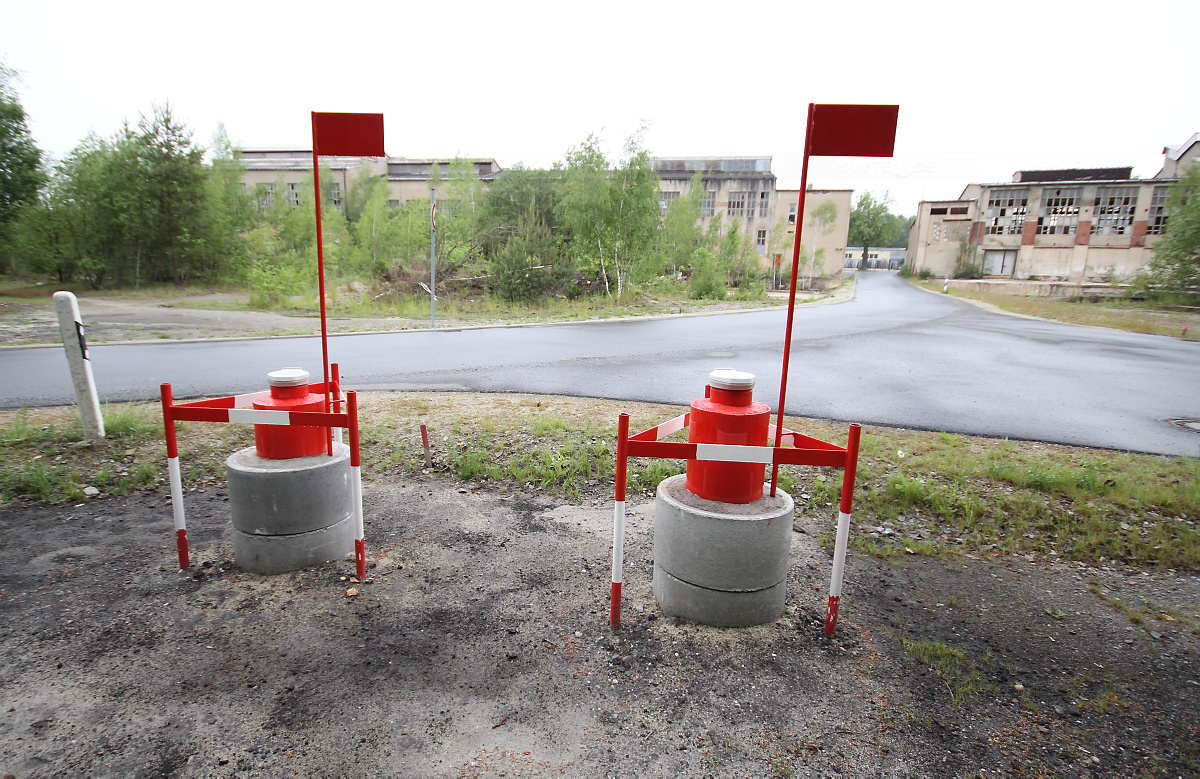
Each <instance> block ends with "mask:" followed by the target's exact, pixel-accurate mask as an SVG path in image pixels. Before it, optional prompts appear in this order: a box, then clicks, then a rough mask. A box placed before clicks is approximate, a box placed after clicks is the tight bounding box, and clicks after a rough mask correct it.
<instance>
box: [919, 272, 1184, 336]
mask: <svg viewBox="0 0 1200 779" xmlns="http://www.w3.org/2000/svg"><path fill="white" fill-rule="evenodd" d="M942 285H943V282H928V283H921V284H920V286H922V287H924V288H925V289H928V290H932V291H934V292H938V293H940V292H941V291H942ZM1062 286H1063V289H1064V290H1068V289H1069V286H1070V285H1068V284H1063V285H1062ZM949 292H950V294H951V295H952V296H954V297H957V298H964V299H968V300H982V301H984V302H986V303H990V304H991V305H993V306H996V307H997V308H1000V309H1003V310H1005V311H1011V312H1012V313H1014V314H1023V315H1025V316H1032V317H1037V318H1038V319H1047V320H1050V321H1053V322H1065V323H1068V324H1073V325H1089V326H1092V327H1111V328H1114V329H1117V330H1125V331H1127V332H1131V333H1149V334H1151V335H1170V336H1176V337H1179V336H1182V335H1183V326H1184V324H1185V323H1187V322H1189V321H1194V320H1195V315H1194V314H1190V313H1188V311H1186V310H1180V309H1179V308H1177V307H1170V306H1160V305H1158V304H1155V303H1152V302H1142V301H1135V300H1128V299H1126V298H1107V299H1102V300H1098V301H1097V302H1094V303H1093V302H1086V301H1081V302H1076V301H1068V300H1058V299H1055V298H1034V297H1023V296H1018V295H1002V294H999V293H998V292H994V291H987V290H986V289H985V292H984V293H983V294H982V295H980V293H979V291H978V290H969V289H968V290H963V289H953V288H951V289H950V290H949ZM1189 337H1191V338H1195V337H1197V336H1196V335H1195V334H1189Z"/></svg>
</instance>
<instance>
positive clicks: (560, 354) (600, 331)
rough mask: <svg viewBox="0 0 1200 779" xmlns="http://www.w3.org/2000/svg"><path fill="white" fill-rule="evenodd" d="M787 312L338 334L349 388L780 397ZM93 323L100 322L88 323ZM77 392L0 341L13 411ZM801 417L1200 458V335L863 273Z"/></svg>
mask: <svg viewBox="0 0 1200 779" xmlns="http://www.w3.org/2000/svg"><path fill="white" fill-rule="evenodd" d="M785 320H786V316H785V313H784V312H783V311H781V310H780V311H761V312H752V313H738V314H723V315H715V316H699V317H690V316H689V317H667V318H661V319H633V320H625V321H613V322H596V323H584V324H570V325H553V326H526V327H506V328H485V329H477V330H461V331H433V332H430V331H407V332H399V333H388V334H379V335H346V336H337V337H333V338H331V339H330V358H331V360H332V361H334V362H338V363H340V364H341V367H342V375H343V384H344V386H345V387H347V388H349V389H360V390H369V389H412V390H418V389H420V390H472V391H482V392H531V393H545V394H563V395H579V396H593V397H604V398H617V399H626V400H644V401H653V402H661V403H679V404H686V403H688V402H690V401H691V400H692V399H694V398H696V397H699V396H700V395H702V394H703V389H704V384H705V378H706V377H707V375H708V373H709V372H710V371H711V370H713V369H714V368H736V369H738V370H744V371H750V372H752V373H755V374H757V376H758V377H759V383H758V387H757V388H756V390H755V396H756V398H757V399H758V400H762V401H764V402H767V403H769V404H770V405H771V407H772V408H775V406H776V405H777V402H778V398H779V376H780V368H781V365H782V355H783V334H784V325H785ZM84 324H85V325H86V322H85V323H84ZM320 354H321V351H320V341H319V339H316V338H275V339H264V340H246V341H227V340H221V341H208V342H200V343H181V342H174V343H172V342H164V343H153V344H113V345H101V346H93V347H92V348H91V356H92V363H93V370H94V371H95V376H96V384H97V387H98V389H99V391H100V394H101V396H102V398H103V399H105V400H110V401H117V400H135V399H152V398H156V397H157V396H158V385H159V384H160V383H162V382H170V383H171V384H172V386H173V388H174V391H175V395H176V397H181V398H182V397H191V396H197V395H227V394H234V393H239V392H249V391H254V390H256V389H261V388H263V387H264V386H265V374H266V373H267V372H268V371H271V370H275V369H276V368H281V367H284V366H291V365H300V366H303V367H306V368H308V370H310V371H311V372H312V373H313V374H314V375H315V376H319V375H320V370H321V369H320ZM72 401H73V395H72V390H71V384H70V378H69V375H68V372H67V367H66V360H65V358H64V356H63V353H62V349H61V348H60V347H53V348H51V347H46V348H21V349H15V348H9V349H0V406H2V407H7V408H13V407H18V406H22V405H56V404H64V403H70V402H72ZM786 405H787V412H788V413H789V414H797V415H803V416H811V417H820V418H826V419H835V420H843V421H857V422H862V423H865V424H882V425H891V426H900V427H913V428H924V429H932V430H946V431H950V432H959V433H972V434H981V435H989V436H1008V437H1012V438H1022V439H1031V440H1041V441H1051V442H1057V443H1067V444H1076V445H1085V446H1095V447H1103V448H1114V449H1127V450H1133V451H1145V452H1156V453H1161V454H1187V455H1191V456H1197V455H1200V434H1197V433H1195V432H1191V431H1189V430H1184V429H1182V428H1179V427H1176V426H1172V425H1169V424H1167V423H1166V421H1165V420H1168V419H1179V418H1187V419H1200V342H1195V341H1182V340H1180V339H1177V338H1167V337H1162V336H1150V335H1138V334H1133V333H1124V332H1119V331H1114V330H1105V329H1100V328H1089V327H1079V326H1074V325H1060V324H1055V323H1051V322H1043V321H1038V320H1031V319H1023V318H1017V317H1011V316H1005V315H1000V314H995V313H991V312H989V311H984V310H982V309H980V308H977V307H975V306H972V305H970V304H967V303H963V302H960V301H957V300H954V299H952V298H950V297H945V296H939V295H933V294H929V293H927V292H924V291H922V290H919V289H916V288H915V287H913V286H911V285H909V284H908V283H906V282H905V281H903V280H902V279H900V278H897V277H896V276H895V274H892V273H874V272H873V273H859V274H858V291H857V293H856V296H855V298H854V299H853V300H851V301H849V302H847V303H842V304H839V305H829V306H814V307H804V306H801V307H799V308H798V309H797V311H796V321H795V335H794V339H793V346H792V360H791V369H790V371H789V379H788V397H787V404H786Z"/></svg>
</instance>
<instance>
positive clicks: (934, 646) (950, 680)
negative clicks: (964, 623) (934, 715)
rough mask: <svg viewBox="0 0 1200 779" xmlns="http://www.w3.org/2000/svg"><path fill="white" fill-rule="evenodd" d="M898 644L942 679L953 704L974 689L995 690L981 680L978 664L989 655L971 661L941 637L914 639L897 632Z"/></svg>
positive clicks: (989, 658) (987, 663)
mask: <svg viewBox="0 0 1200 779" xmlns="http://www.w3.org/2000/svg"><path fill="white" fill-rule="evenodd" d="M900 644H901V646H903V647H904V652H905V654H907V655H908V656H909V657H911V658H912V659H914V660H916V661H917V662H919V663H921V664H922V665H924V666H927V667H928V668H929V670H931V671H932V672H933V673H934V675H936V676H937V677H938V678H939V679H941V680H942V682H943V683H944V684H945V685H946V689H947V690H948V691H949V692H950V702H951V703H953V704H955V705H956V706H957V705H960V704H963V703H966V702H967V701H968V700H969V699H970V698H971V696H973V695H975V694H976V693H979V692H984V691H990V692H992V693H995V692H997V691H998V687H997V686H996V684H995V682H989V681H987V680H985V679H984V678H983V674H982V673H981V672H980V668H981V665H990V663H991V657H990V656H987V655H985V656H984V657H983V660H982V661H981V663H975V662H973V661H971V660H969V659H968V658H967V656H966V654H965V653H964V652H963V651H962V650H959V649H954V648H953V647H950V646H947V645H946V644H945V643H943V642H942V641H914V640H912V639H910V638H907V637H905V636H901V637H900Z"/></svg>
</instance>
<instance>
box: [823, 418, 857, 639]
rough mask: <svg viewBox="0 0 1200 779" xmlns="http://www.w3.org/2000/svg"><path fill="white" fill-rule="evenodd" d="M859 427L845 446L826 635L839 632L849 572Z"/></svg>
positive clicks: (826, 617) (851, 428) (851, 432)
mask: <svg viewBox="0 0 1200 779" xmlns="http://www.w3.org/2000/svg"><path fill="white" fill-rule="evenodd" d="M861 435H862V427H861V426H860V425H850V435H849V440H848V441H847V442H846V467H845V471H843V473H842V501H841V503H840V504H839V506H838V508H839V511H838V525H837V540H836V541H835V542H834V548H833V571H832V572H831V573H830V576H829V604H828V606H827V607H826V609H825V635H827V636H831V635H833V631H834V630H836V629H837V623H838V608H839V607H840V606H841V604H842V575H843V574H844V573H845V571H846V546H847V544H848V543H849V540H850V515H851V513H852V512H853V511H854V479H855V476H856V475H857V474H858V442H859V438H860V436H861Z"/></svg>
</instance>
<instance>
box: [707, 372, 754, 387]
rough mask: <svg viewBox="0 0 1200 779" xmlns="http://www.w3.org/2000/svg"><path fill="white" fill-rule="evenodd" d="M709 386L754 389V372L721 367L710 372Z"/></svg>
mask: <svg viewBox="0 0 1200 779" xmlns="http://www.w3.org/2000/svg"><path fill="white" fill-rule="evenodd" d="M708 386H710V387H716V388H717V389H723V390H748V389H754V374H753V373H746V372H745V371H735V370H733V369H731V368H719V369H717V370H715V371H713V372H712V373H710V374H708Z"/></svg>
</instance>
